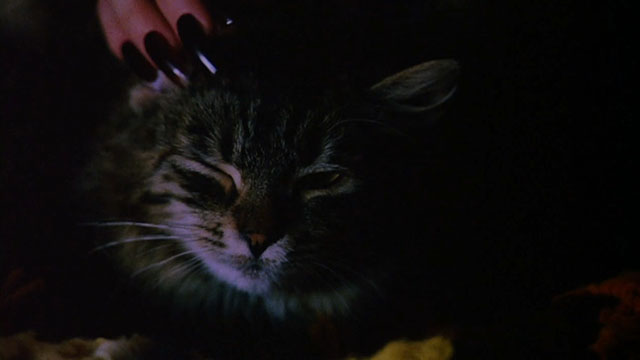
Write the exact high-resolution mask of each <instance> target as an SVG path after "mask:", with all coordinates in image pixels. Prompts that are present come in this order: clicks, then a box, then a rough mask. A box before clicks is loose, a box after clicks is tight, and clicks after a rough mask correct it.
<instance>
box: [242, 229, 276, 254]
mask: <svg viewBox="0 0 640 360" xmlns="http://www.w3.org/2000/svg"><path fill="white" fill-rule="evenodd" d="M244 238H245V240H246V241H247V243H248V244H249V250H250V251H251V253H252V254H253V256H254V257H255V258H256V259H257V258H259V257H260V255H262V253H263V252H264V251H265V250H267V248H268V247H269V245H271V241H268V239H267V236H266V235H264V234H259V233H249V234H244Z"/></svg>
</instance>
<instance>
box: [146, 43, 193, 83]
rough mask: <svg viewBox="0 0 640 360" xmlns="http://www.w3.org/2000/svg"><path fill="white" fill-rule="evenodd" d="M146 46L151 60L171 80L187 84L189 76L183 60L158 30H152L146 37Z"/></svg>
mask: <svg viewBox="0 0 640 360" xmlns="http://www.w3.org/2000/svg"><path fill="white" fill-rule="evenodd" d="M144 47H145V49H146V50H147V53H148V54H149V57H151V60H153V62H154V63H155V64H156V66H158V68H159V69H160V70H162V72H164V73H165V74H166V75H167V77H169V79H171V81H173V82H174V83H176V84H178V85H180V86H186V84H187V77H186V75H185V72H184V71H183V70H182V69H183V68H184V67H183V66H182V60H181V59H180V55H179V54H178V52H177V51H175V50H174V49H172V48H171V46H170V45H169V42H168V41H167V39H165V38H164V36H162V34H160V33H159V32H157V31H152V32H150V33H148V34H147V35H146V36H145V37H144Z"/></svg>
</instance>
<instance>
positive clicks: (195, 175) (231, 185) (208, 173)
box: [172, 158, 236, 194]
mask: <svg viewBox="0 0 640 360" xmlns="http://www.w3.org/2000/svg"><path fill="white" fill-rule="evenodd" d="M172 165H173V167H174V170H175V171H176V172H177V173H178V174H180V175H181V176H182V178H183V179H184V181H185V183H186V184H185V185H187V186H188V187H189V188H190V190H191V191H195V192H206V191H210V189H211V187H212V185H213V184H217V185H219V186H220V187H221V190H223V191H224V193H225V194H229V193H231V192H233V191H234V190H235V189H236V185H235V180H234V179H233V177H232V176H231V175H230V174H228V173H227V172H226V171H224V170H222V169H220V168H218V167H214V166H212V165H209V164H203V163H201V162H196V161H193V160H187V159H183V158H181V159H180V161H175V162H172Z"/></svg>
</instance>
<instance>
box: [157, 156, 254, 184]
mask: <svg viewBox="0 0 640 360" xmlns="http://www.w3.org/2000/svg"><path fill="white" fill-rule="evenodd" d="M197 155H198V159H197V160H196V159H190V158H187V157H184V156H181V155H174V156H171V157H170V158H169V162H170V163H171V164H172V165H175V166H177V167H179V168H182V169H184V170H189V171H194V172H197V173H199V174H201V175H204V176H207V177H212V178H216V179H217V178H219V177H220V173H224V175H227V176H229V177H230V178H231V179H232V180H233V183H234V185H235V187H236V189H237V190H238V191H240V190H241V189H242V187H243V185H244V183H243V181H242V176H241V175H240V172H239V171H238V169H236V167H235V166H233V165H231V164H228V163H226V162H223V161H216V160H214V161H213V162H212V161H208V160H206V159H204V158H203V156H202V154H197Z"/></svg>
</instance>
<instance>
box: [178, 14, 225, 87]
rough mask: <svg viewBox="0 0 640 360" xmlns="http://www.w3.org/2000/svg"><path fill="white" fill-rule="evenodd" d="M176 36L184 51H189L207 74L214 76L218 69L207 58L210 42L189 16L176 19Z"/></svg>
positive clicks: (194, 20)
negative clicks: (205, 69) (180, 41)
mask: <svg viewBox="0 0 640 360" xmlns="http://www.w3.org/2000/svg"><path fill="white" fill-rule="evenodd" d="M177 27H178V36H180V40H182V44H183V45H184V47H185V48H186V49H188V50H189V51H191V52H192V53H193V54H195V56H196V57H197V58H198V60H199V61H200V62H201V63H202V65H204V66H205V67H206V68H207V70H208V71H209V72H211V73H212V74H215V73H216V72H217V71H218V69H217V68H216V66H215V65H214V64H213V62H212V61H211V59H210V57H209V56H208V52H209V45H210V43H211V40H210V39H208V38H207V35H205V33H204V29H203V27H202V25H201V24H200V23H199V22H198V20H196V18H195V17H194V16H193V15H191V14H185V15H182V16H181V17H180V18H179V19H178V23H177Z"/></svg>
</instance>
